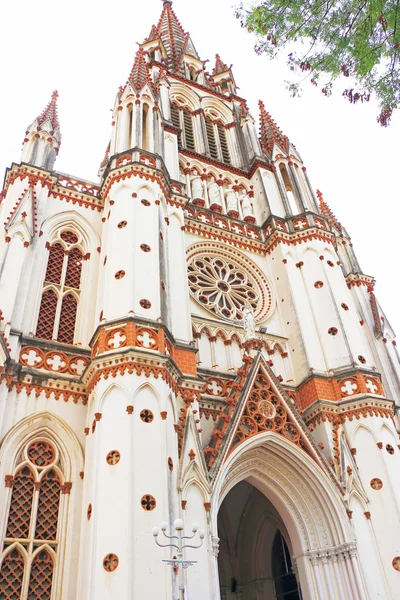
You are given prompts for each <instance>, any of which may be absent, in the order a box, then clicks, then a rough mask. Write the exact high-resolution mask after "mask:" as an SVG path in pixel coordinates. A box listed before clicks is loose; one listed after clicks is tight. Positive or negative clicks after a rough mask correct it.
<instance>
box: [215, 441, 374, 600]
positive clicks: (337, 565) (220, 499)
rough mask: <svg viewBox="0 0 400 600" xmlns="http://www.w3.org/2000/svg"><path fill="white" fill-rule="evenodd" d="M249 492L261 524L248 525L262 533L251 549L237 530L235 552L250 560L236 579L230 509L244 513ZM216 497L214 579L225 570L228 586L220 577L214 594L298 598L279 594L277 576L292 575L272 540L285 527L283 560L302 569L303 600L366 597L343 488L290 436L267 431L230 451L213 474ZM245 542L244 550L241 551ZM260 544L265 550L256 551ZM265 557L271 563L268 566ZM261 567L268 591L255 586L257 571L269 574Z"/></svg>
mask: <svg viewBox="0 0 400 600" xmlns="http://www.w3.org/2000/svg"><path fill="white" fill-rule="evenodd" d="M217 466H218V465H217ZM235 488H236V489H235ZM253 490H255V492H254V491H253ZM231 493H232V496H231V498H235V496H237V498H236V502H235V501H232V500H231V499H230V494H231ZM251 494H254V498H255V499H257V503H258V502H259V503H260V508H258V509H257V511H258V515H259V516H258V518H256V516H254V519H255V521H254V519H253V517H252V519H253V521H252V524H251V525H250V529H251V530H252V531H253V534H254V536H256V537H257V538H258V546H257V545H255V546H254V544H253V547H250V549H249V548H247V547H246V543H249V542H246V541H245V539H244V538H241V537H240V535H239V544H237V552H239V553H240V554H241V558H242V561H244V563H243V565H238V564H236V565H235V568H236V571H235V572H236V573H239V576H237V577H236V576H235V575H234V574H233V575H231V572H230V571H229V569H230V567H229V558H228V559H227V558H226V540H225V539H224V538H225V537H226V532H225V531H224V527H225V525H224V511H225V510H226V509H227V510H228V512H229V514H230V518H231V519H233V520H234V521H235V520H236V523H237V521H238V520H239V521H240V517H241V516H242V514H243V506H246V498H243V496H246V495H247V501H249V498H250V495H251ZM257 494H260V496H261V498H260V496H258V495H257ZM240 498H241V499H240ZM225 501H226V503H225V504H224V502H225ZM212 502H214V503H215V507H216V509H217V510H216V511H215V513H213V517H212V518H213V529H214V531H215V536H216V537H217V538H219V544H220V553H219V554H220V555H219V556H218V566H217V565H216V567H215V573H216V577H215V580H216V581H218V580H219V577H218V573H217V572H216V571H218V570H220V571H222V573H221V581H222V585H221V586H220V584H219V581H218V592H217V595H216V598H221V600H224V599H225V598H226V600H253V599H254V600H269V598H271V599H275V598H279V600H281V599H282V600H297V597H296V595H295V592H293V595H292V596H290V595H288V596H287V597H285V596H284V595H283V596H282V595H281V596H279V595H277V594H276V592H277V590H278V589H279V586H278V585H277V584H278V581H277V579H278V578H279V576H280V575H285V574H287V573H286V572H283V567H282V565H281V563H279V561H276V562H275V563H273V561H272V555H273V554H274V553H273V544H274V542H275V536H276V535H277V532H278V531H279V532H280V535H281V536H282V538H283V541H284V545H283V549H282V552H283V560H285V559H286V560H287V559H288V557H289V559H290V560H289V561H288V569H287V572H288V573H291V572H294V571H295V572H296V575H297V578H298V582H299V588H301V595H300V592H298V591H297V594H298V595H299V598H301V599H302V600H321V599H324V600H337V598H341V599H342V598H343V599H346V600H353V599H354V598H358V599H359V600H365V599H366V595H365V591H364V590H365V587H364V583H363V577H362V574H361V572H360V568H359V564H358V557H357V550H356V545H355V542H354V536H353V533H352V529H351V524H350V521H349V518H348V515H347V513H346V510H345V506H344V503H343V500H342V495H341V492H340V489H339V487H338V486H337V485H336V484H335V482H334V481H333V480H332V478H330V477H329V476H328V474H327V473H326V472H325V471H324V470H323V469H322V468H321V467H320V466H319V465H318V464H317V463H316V461H315V460H314V459H313V458H311V456H309V455H308V454H307V453H306V452H305V451H304V450H302V449H301V448H299V447H298V446H296V445H295V444H294V443H292V442H291V441H289V440H287V439H285V438H284V437H283V436H280V435H278V434H277V433H275V432H266V433H261V434H259V435H256V436H254V437H253V438H250V439H249V440H246V441H245V442H243V443H242V444H240V445H239V446H237V447H236V448H235V449H234V450H233V451H232V452H231V453H230V454H228V456H227V457H226V459H225V461H224V463H223V464H222V465H221V466H220V468H219V470H218V473H216V472H215V483H214V493H213V500H212ZM240 506H241V507H242V508H240ZM261 507H262V508H261ZM255 514H257V513H255ZM260 515H262V516H260ZM267 517H268V518H267ZM242 529H243V527H242ZM278 536H279V534H278ZM248 537H249V536H248ZM250 537H251V536H250ZM242 539H243V540H244V548H240V544H241V541H242ZM250 542H251V540H250ZM230 543H232V542H230ZM275 543H276V544H278V542H275ZM263 544H264V545H263ZM285 545H286V547H287V553H286V547H285ZM250 546H251V543H250ZM257 548H261V549H262V550H259V551H257ZM275 549H276V547H275ZM231 554H233V556H234V557H235V552H232V551H231ZM264 557H266V563H267V564H266V566H265V564H263V563H264V562H265V560H264ZM235 558H236V559H237V557H235ZM281 559H282V557H281ZM257 561H258V562H257ZM268 561H269V563H268ZM260 562H261V565H260ZM289 562H292V565H289ZM227 563H228V566H227ZM249 563H251V564H250V565H249ZM292 567H293V570H292ZM262 568H264V576H265V578H266V579H268V580H269V582H270V588H269V589H268V586H264V587H265V589H264V590H263V589H262V586H261V584H257V577H259V576H260V575H259V573H261V574H263V571H262ZM268 569H269V570H268ZM243 574H244V575H245V577H244V578H243ZM240 577H241V578H242V579H240ZM229 578H230V579H231V581H229ZM246 578H247V579H246ZM233 579H235V580H236V583H235V582H234V581H232V580H233ZM274 580H275V581H274ZM247 582H248V583H252V585H253V589H254V588H256V587H257V586H258V587H261V592H260V591H259V590H256V591H257V594H259V595H257V594H256V592H254V591H252V592H251V593H250V592H249V594H250V595H246V593H247V591H246V589H245V588H246V585H244V584H246V583H247ZM275 584H276V585H275ZM229 585H231V586H232V585H233V587H234V588H235V591H234V592H232V591H230V592H229ZM235 586H236V587H235ZM281 587H282V586H281ZM226 588H228V589H226ZM274 588H275V595H274V592H273V590H274ZM286 588H289V583H287V585H286V584H285V585H284V586H283V591H281V592H280V593H281V594H282V593H284V592H285V590H286V591H287V592H289V591H290V590H289V589H286ZM250 589H251V587H250V586H249V590H250ZM267 590H268V591H267ZM228 592H229V593H230V595H229V593H228ZM224 594H225V595H224ZM251 594H253V595H251ZM262 594H264V595H262ZM267 594H270V595H267ZM271 594H272V595H271Z"/></svg>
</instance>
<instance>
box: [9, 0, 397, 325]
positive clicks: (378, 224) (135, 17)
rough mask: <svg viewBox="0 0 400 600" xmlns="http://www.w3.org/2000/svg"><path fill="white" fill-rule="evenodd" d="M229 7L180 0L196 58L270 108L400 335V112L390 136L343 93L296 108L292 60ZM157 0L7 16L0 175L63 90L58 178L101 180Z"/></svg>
mask: <svg viewBox="0 0 400 600" xmlns="http://www.w3.org/2000/svg"><path fill="white" fill-rule="evenodd" d="M234 6H235V2H234V0H202V1H201V2H193V1H190V0H175V2H174V10H175V12H176V13H177V15H178V17H179V18H180V20H181V23H182V25H183V27H184V29H185V30H186V31H189V32H190V33H191V35H192V39H193V42H194V44H195V46H196V48H197V51H198V52H199V54H200V57H201V58H202V59H203V60H205V59H207V58H208V59H210V68H211V67H212V66H213V65H212V61H213V59H214V56H215V54H216V53H217V52H218V53H219V54H220V55H221V57H222V59H223V60H224V61H225V62H226V63H228V64H230V63H233V72H234V75H235V78H236V82H237V84H238V86H239V87H240V90H239V94H240V95H241V96H243V97H244V98H247V99H248V103H249V106H250V109H251V112H252V114H253V116H254V117H256V118H258V107H257V101H258V99H260V98H261V99H263V100H264V102H265V105H266V108H267V110H268V111H269V112H270V113H271V114H272V116H273V117H274V119H275V120H276V121H277V123H278V124H279V126H280V127H281V129H282V130H283V132H284V133H285V134H286V135H288V136H289V137H290V139H291V140H292V141H293V142H294V144H295V145H296V147H297V149H298V150H299V152H300V153H301V155H302V157H303V159H304V163H305V165H306V167H307V170H308V174H309V177H310V179H311V182H312V185H313V186H314V188H316V189H317V188H319V189H320V190H321V191H322V192H323V194H324V197H325V200H326V201H327V202H328V204H329V205H330V206H331V208H332V210H333V211H334V212H335V214H336V215H337V217H338V219H339V220H340V221H341V222H342V223H343V224H344V225H345V227H346V228H347V230H348V231H349V233H350V235H351V236H352V238H353V243H354V248H355V251H356V253H357V256H358V259H359V261H360V263H361V266H362V268H363V270H364V272H365V273H367V274H368V275H372V276H374V277H375V278H376V280H377V286H376V292H377V295H378V299H379V301H380V303H381V304H382V306H383V309H384V310H385V312H386V315H387V317H388V319H389V321H390V322H391V324H392V325H393V327H394V328H395V330H396V331H397V332H399V331H400V314H399V299H398V294H399V291H400V284H399V275H398V274H399V265H398V261H399V251H398V250H399V237H400V232H399V225H400V208H399V185H398V171H400V167H399V158H398V140H399V129H400V113H398V114H395V116H394V118H393V119H392V124H391V126H390V127H389V128H387V129H383V128H382V127H380V126H379V125H378V124H377V123H376V115H377V114H378V112H379V111H378V107H377V105H376V104H375V103H374V102H373V101H371V102H370V103H369V104H367V105H364V106H352V105H350V104H348V102H347V101H346V100H344V99H342V97H341V92H342V91H343V89H344V88H345V87H346V85H347V84H348V82H347V81H344V82H343V84H342V82H340V83H339V84H338V86H337V91H336V94H335V96H334V97H332V98H329V99H326V98H324V97H322V95H321V94H320V92H319V91H318V90H316V89H315V88H314V87H313V86H311V85H310V84H306V89H305V92H304V94H303V96H302V98H301V99H292V98H290V97H289V96H288V93H287V92H286V90H285V89H284V87H283V81H284V79H286V78H287V77H289V76H290V72H289V71H288V70H287V67H286V64H285V60H284V59H282V60H281V61H269V60H268V59H267V58H266V57H258V56H256V54H255V53H254V50H253V48H254V40H253V38H252V36H251V35H249V34H248V33H247V32H246V31H244V30H242V29H241V28H240V24H239V22H238V21H237V20H236V19H235V18H234V15H233V12H234V10H233V7H234ZM161 9H162V2H161V0H145V1H140V2H138V1H137V0H119V1H118V2H105V1H104V0H97V1H92V0H69V1H68V2H67V1H64V2H60V0H36V1H35V2H32V1H31V0H29V1H28V0H19V2H14V1H11V0H10V1H8V2H4V3H3V6H2V19H1V20H2V24H3V26H2V32H1V36H0V64H1V80H2V94H1V97H0V108H1V110H0V121H1V123H0V132H1V140H2V143H1V145H0V176H1V177H2V175H1V173H3V172H4V171H5V168H6V167H7V166H9V165H11V163H12V162H13V161H15V162H18V161H19V160H20V151H21V145H22V140H23V138H24V132H25V129H26V127H27V126H28V124H29V123H31V122H32V121H33V119H34V118H35V117H36V116H37V115H38V114H39V113H40V112H41V111H42V110H43V108H44V106H45V105H46V104H47V102H48V101H49V99H50V95H51V92H52V91H53V90H54V89H58V91H59V93H60V98H59V116H60V122H61V131H62V135H63V141H62V145H61V150H60V154H59V156H58V159H57V161H56V166H55V168H56V169H57V170H58V171H62V172H65V173H69V174H71V175H74V176H77V177H82V178H85V179H88V180H91V181H97V170H98V166H99V164H100V162H101V160H102V158H103V156H104V151H105V148H106V146H107V143H108V140H109V138H110V132H111V113H110V109H111V108H112V106H113V104H114V99H115V94H116V92H117V90H118V87H119V86H120V85H121V84H124V83H125V81H126V79H127V77H128V75H129V72H130V69H131V67H132V63H133V60H134V56H135V52H136V49H137V45H136V42H140V43H141V42H142V41H143V40H144V38H145V37H146V36H147V35H148V33H149V31H150V28H151V25H152V24H153V23H157V21H158V18H159V15H160V12H161Z"/></svg>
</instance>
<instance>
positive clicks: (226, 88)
mask: <svg viewBox="0 0 400 600" xmlns="http://www.w3.org/2000/svg"><path fill="white" fill-rule="evenodd" d="M221 92H222V93H223V94H229V92H230V90H229V82H228V80H227V79H224V80H223V81H221Z"/></svg>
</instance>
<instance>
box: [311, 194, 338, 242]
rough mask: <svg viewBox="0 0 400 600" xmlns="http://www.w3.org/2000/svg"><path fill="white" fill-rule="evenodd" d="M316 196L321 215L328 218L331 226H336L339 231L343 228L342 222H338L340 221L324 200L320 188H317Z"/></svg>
mask: <svg viewBox="0 0 400 600" xmlns="http://www.w3.org/2000/svg"><path fill="white" fill-rule="evenodd" d="M317 198H318V202H319V209H320V211H321V214H322V216H323V217H325V218H326V219H328V222H329V225H330V226H331V227H336V229H337V230H338V231H340V232H341V231H342V229H343V227H342V224H341V223H340V221H338V220H337V218H336V216H335V215H334V213H333V212H332V210H331V209H330V208H329V206H328V204H327V203H326V202H325V200H324V197H323V195H322V192H321V191H320V190H317Z"/></svg>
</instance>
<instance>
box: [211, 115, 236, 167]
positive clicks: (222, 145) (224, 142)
mask: <svg viewBox="0 0 400 600" xmlns="http://www.w3.org/2000/svg"><path fill="white" fill-rule="evenodd" d="M205 123H206V132H207V140H208V149H209V152H210V156H211V158H215V159H216V160H219V161H221V162H224V163H228V164H230V162H231V157H230V153H229V145H228V138H227V135H226V129H225V126H224V124H223V123H221V122H220V121H213V120H212V119H211V117H206V118H205Z"/></svg>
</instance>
